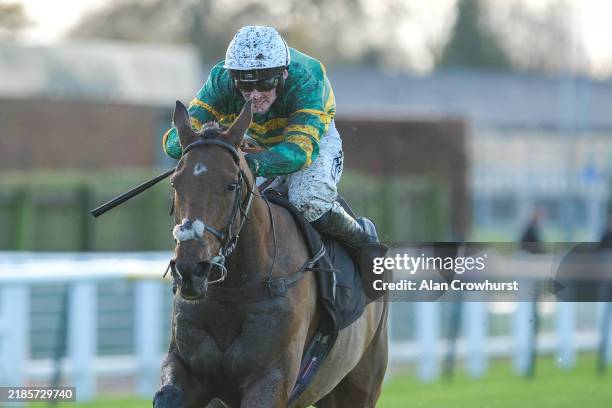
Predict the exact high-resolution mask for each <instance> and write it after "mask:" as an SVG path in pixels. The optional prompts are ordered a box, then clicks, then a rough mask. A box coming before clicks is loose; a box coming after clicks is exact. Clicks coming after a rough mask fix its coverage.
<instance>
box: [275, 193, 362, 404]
mask: <svg viewBox="0 0 612 408" xmlns="http://www.w3.org/2000/svg"><path fill="white" fill-rule="evenodd" d="M264 194H265V197H266V198H267V199H268V201H270V202H271V203H274V204H277V205H280V206H282V207H284V208H286V209H287V210H288V211H289V212H290V213H291V214H292V215H293V218H294V220H295V222H296V224H297V225H299V227H300V229H301V231H302V235H303V236H304V238H305V241H306V243H307V246H308V249H309V251H310V255H311V256H312V257H313V258H317V257H318V259H317V261H316V262H315V263H314V266H313V267H311V268H309V269H310V270H312V271H313V272H314V274H315V276H316V281H317V289H318V292H319V296H318V300H319V302H320V303H321V306H322V310H323V313H322V315H321V318H320V323H319V328H318V330H317V333H316V334H315V336H313V338H312V340H311V342H310V344H309V345H308V347H307V348H306V352H305V353H304V355H303V357H302V364H301V368H300V374H299V376H298V380H297V383H296V385H295V387H294V389H293V391H292V393H291V398H290V401H293V400H295V399H297V398H298V397H299V396H300V394H301V393H302V392H303V391H304V390H305V389H306V388H307V387H308V385H309V384H310V383H311V381H312V379H313V378H314V377H315V375H316V373H317V371H318V369H319V368H320V367H321V365H322V364H321V363H322V362H323V360H324V359H325V357H326V356H327V354H328V353H329V351H330V350H331V348H332V347H333V345H334V343H335V341H336V338H337V336H338V332H339V331H340V330H342V329H344V328H345V327H347V326H349V325H350V324H351V323H353V322H354V321H355V320H357V319H358V318H359V317H360V316H361V314H362V313H363V310H364V308H365V306H366V304H367V303H368V299H367V297H366V295H365V293H364V290H363V286H362V283H361V278H360V274H359V270H358V268H357V266H356V264H355V263H354V262H353V259H352V258H351V256H350V255H349V253H348V251H347V250H346V249H345V248H344V247H343V246H342V245H341V244H340V243H338V242H337V241H334V240H331V239H329V238H327V237H322V236H321V235H320V234H319V233H318V232H317V231H316V230H315V229H314V227H312V226H311V225H310V223H309V222H308V221H306V219H305V218H304V217H303V216H302V215H301V213H300V212H299V211H298V210H297V209H296V208H295V207H294V206H293V205H292V204H291V203H290V202H289V200H288V199H287V197H286V196H285V195H283V194H282V193H280V192H278V191H276V190H267V191H266V192H265V193H264ZM339 201H340V203H341V204H342V205H343V206H345V208H348V206H347V205H346V202H344V200H339ZM347 211H349V213H352V211H350V208H348V209H347ZM351 215H353V214H351ZM322 251H324V252H323V253H322Z"/></svg>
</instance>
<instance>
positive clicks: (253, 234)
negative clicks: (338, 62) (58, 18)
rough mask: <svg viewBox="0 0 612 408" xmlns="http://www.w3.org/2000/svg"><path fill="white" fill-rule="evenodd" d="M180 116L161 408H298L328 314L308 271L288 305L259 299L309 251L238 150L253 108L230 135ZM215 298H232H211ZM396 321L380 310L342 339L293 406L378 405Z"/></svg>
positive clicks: (380, 306) (291, 290)
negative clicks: (300, 384) (197, 127)
mask: <svg viewBox="0 0 612 408" xmlns="http://www.w3.org/2000/svg"><path fill="white" fill-rule="evenodd" d="M173 119H174V124H175V126H176V128H177V130H178V132H179V138H180V143H181V146H182V147H183V156H182V158H181V160H180V161H179V163H178V166H177V168H176V172H175V174H174V176H173V178H172V185H173V186H174V189H175V195H174V201H175V208H174V214H175V221H176V226H175V228H174V230H173V233H174V237H175V240H176V243H177V245H176V249H175V258H174V259H173V261H172V262H171V264H170V265H171V267H172V271H173V277H174V282H175V291H176V292H175V297H174V310H173V321H172V338H171V342H170V348H169V351H168V356H167V357H166V359H165V360H164V363H163V365H162V387H161V388H160V389H159V390H158V391H157V393H156V394H155V397H154V400H153V405H154V407H155V408H170V407H171V408H177V407H188V408H192V407H193V408H195V407H243V408H244V407H261V408H270V407H278V408H280V407H287V406H288V404H289V397H290V394H291V391H292V388H293V386H294V384H295V383H296V379H297V377H298V372H299V370H300V360H301V357H302V354H303V353H304V350H305V347H306V345H307V344H308V341H309V339H310V338H311V337H312V336H313V335H314V333H315V332H316V329H317V325H318V322H319V316H320V307H321V306H319V304H318V302H317V285H316V282H315V277H314V274H313V273H312V272H309V271H306V272H305V273H303V274H302V275H301V276H300V279H297V280H296V281H295V282H294V283H293V284H292V285H291V286H290V287H288V290H287V292H286V295H285V296H271V297H269V298H257V297H253V296H252V295H253V294H254V293H258V292H259V290H260V289H261V288H263V287H264V286H265V282H267V281H269V280H270V279H277V278H282V277H287V276H296V275H295V272H296V271H298V270H300V269H301V268H302V267H303V265H304V264H305V261H306V260H307V259H308V258H309V253H308V250H307V246H306V244H305V242H304V239H303V237H302V235H301V232H300V231H299V229H298V227H297V226H296V224H295V222H294V220H293V218H292V216H291V214H290V213H289V212H288V211H287V210H286V209H284V208H282V207H280V206H276V205H273V204H270V203H269V202H268V201H267V200H265V199H264V198H263V197H262V196H261V195H259V193H258V190H257V187H256V186H255V180H254V177H253V174H252V173H251V171H250V170H249V168H248V166H247V164H246V162H245V159H244V156H243V152H242V151H241V150H240V148H239V146H241V142H242V139H243V135H244V133H245V131H246V130H247V129H248V127H249V125H250V123H251V119H252V113H251V103H250V102H246V103H245V106H244V108H243V109H242V112H241V113H240V115H239V116H238V118H237V119H236V121H235V122H234V123H233V124H232V126H231V127H230V128H229V129H227V130H223V129H221V128H219V127H218V126H216V125H213V124H207V125H206V126H205V129H204V130H203V132H201V133H197V132H195V131H193V130H192V128H191V126H190V119H189V114H188V113H187V110H186V108H185V106H184V105H183V104H181V103H180V102H178V101H177V105H176V110H175V112H174V118H173ZM209 223H210V224H209ZM238 237H240V239H238ZM209 285H214V288H213V286H210V287H209ZM213 289H215V290H216V293H221V294H222V298H221V299H218V298H217V299H215V298H214V297H213V298H212V299H211V298H210V295H211V294H212V290H213ZM262 291H263V289H262ZM207 295H209V296H207ZM387 313H388V306H387V302H373V303H370V304H369V305H368V306H367V307H366V309H365V311H364V313H363V314H362V316H361V317H360V318H359V319H357V320H356V321H355V322H354V323H353V324H351V325H350V326H348V327H347V328H345V329H343V330H341V331H340V333H339V335H338V338H337V340H336V343H335V345H334V347H333V348H332V350H331V351H330V353H329V355H328V356H327V359H326V360H325V362H324V363H323V365H322V366H321V368H320V370H319V372H318V373H317V375H316V377H315V378H314V380H313V381H312V383H311V384H310V386H309V387H308V388H307V389H306V390H305V391H304V392H303V393H302V394H301V396H300V397H299V398H298V399H297V400H295V401H293V402H291V405H290V406H291V407H308V406H311V405H314V406H316V407H347V408H348V407H350V408H363V407H374V406H375V405H376V401H377V400H378V398H379V396H380V392H381V385H382V382H383V377H384V374H385V370H386V366H387Z"/></svg>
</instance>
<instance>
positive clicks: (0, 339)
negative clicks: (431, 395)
mask: <svg viewBox="0 0 612 408" xmlns="http://www.w3.org/2000/svg"><path fill="white" fill-rule="evenodd" d="M396 250H397V251H399V250H400V249H396ZM170 256H171V254H170V253H168V252H146V253H28V252H0V356H1V360H0V384H1V385H11V386H23V385H26V384H37V382H44V383H48V382H49V379H50V378H51V376H52V373H53V362H52V361H51V360H50V359H31V358H30V338H29V333H30V302H31V298H30V289H31V287H32V285H41V284H43V285H44V284H49V283H58V282H59V283H66V284H68V287H69V292H68V293H69V298H70V301H69V302H68V305H69V309H68V311H67V312H68V313H67V316H68V325H67V326H68V333H67V339H68V352H67V359H66V361H65V362H64V363H63V371H64V372H65V373H66V374H67V375H68V383H69V384H71V385H74V386H76V388H77V390H78V391H77V398H78V400H79V401H86V400H90V399H92V398H94V397H95V396H96V394H97V385H96V383H97V379H98V377H100V376H104V375H112V374H116V373H121V374H130V375H133V376H134V377H135V378H136V384H137V393H138V394H139V395H142V396H145V397H150V396H151V395H152V393H153V392H154V390H155V389H156V388H157V386H158V381H159V380H158V378H159V368H160V364H161V361H162V359H163V356H164V354H163V350H164V347H165V344H164V341H165V338H166V337H164V335H163V333H162V324H163V319H169V317H170V316H168V315H166V314H164V313H163V312H162V310H163V306H164V305H163V302H164V300H163V299H164V296H163V294H164V291H169V290H170V281H169V279H166V280H165V281H163V280H162V279H161V274H162V273H163V271H164V270H165V268H166V265H167V263H168V260H169V258H170ZM529 257H530V262H531V263H532V264H533V263H534V262H535V263H536V264H537V263H538V262H539V260H541V262H542V264H546V265H549V263H550V260H549V259H547V258H545V257H542V256H541V255H529ZM112 280H124V281H128V282H130V284H133V285H134V299H133V311H134V319H133V321H134V344H135V347H134V354H132V355H126V356H119V357H118V356H100V355H97V321H96V315H97V314H96V307H97V298H96V296H97V292H96V285H97V284H98V283H100V282H104V281H112ZM453 305H454V306H455V307H460V308H461V312H462V316H463V317H462V319H461V321H462V330H461V333H462V335H461V336H459V337H458V338H457V341H456V342H455V343H453V345H452V350H453V353H454V355H455V357H456V358H457V359H460V360H462V361H464V367H465V369H466V371H467V373H468V374H469V375H471V376H474V377H479V376H483V375H485V374H486V371H487V363H488V360H489V359H490V358H492V357H506V358H511V359H512V360H513V363H514V367H515V369H516V371H517V372H518V373H522V372H525V370H527V369H528V365H529V360H530V355H531V352H532V343H531V341H532V338H533V337H532V334H533V330H534V328H533V324H532V322H533V319H534V315H533V313H534V308H533V304H531V303H529V302H520V303H516V304H509V305H506V306H507V307H510V309H511V310H512V312H511V330H510V334H509V335H503V336H490V335H489V325H490V321H489V317H488V311H489V305H488V304H487V303H482V302H465V303H458V304H453ZM405 306H406V304H402V303H392V305H391V317H390V320H389V330H390V333H391V336H390V341H389V346H390V348H389V351H390V356H389V361H390V363H391V364H390V372H392V371H393V368H394V367H396V366H398V365H400V364H404V363H406V364H410V363H413V364H416V372H417V375H418V376H419V377H420V378H421V379H422V380H423V381H431V380H434V379H435V378H437V377H438V376H439V375H440V371H441V366H442V364H441V363H442V360H443V358H444V357H445V355H447V353H448V350H449V347H450V344H449V340H448V339H447V338H445V336H444V335H443V333H442V328H441V327H442V320H441V319H442V308H443V307H444V303H440V302H417V303H414V304H413V307H414V321H412V322H406V321H404V320H402V319H401V313H400V312H401V309H402V308H403V307H405ZM576 307H577V305H576V304H575V303H557V304H556V307H555V315H554V330H553V331H552V332H548V333H542V334H540V335H538V339H537V343H536V345H535V347H536V351H537V353H538V354H543V353H548V354H553V353H554V354H556V356H557V358H558V363H559V366H560V368H561V369H567V368H571V367H572V366H573V365H574V363H575V360H576V354H577V352H580V351H594V350H596V349H597V347H598V341H599V333H598V331H597V325H601V324H602V322H603V318H601V317H599V318H598V320H597V322H598V323H597V325H595V327H591V328H588V329H584V328H579V327H578V322H577V315H576ZM603 310H604V304H602V303H594V304H593V311H594V313H597V315H598V316H603ZM409 324H411V325H412V326H411V327H412V329H411V330H412V331H413V332H414V336H413V338H411V339H398V338H397V336H396V335H395V333H396V332H398V331H400V330H398V329H400V328H402V327H403V326H406V325H409ZM604 327H607V326H604ZM611 354H612V353H607V356H608V357H607V358H608V360H609V358H610V355H611Z"/></svg>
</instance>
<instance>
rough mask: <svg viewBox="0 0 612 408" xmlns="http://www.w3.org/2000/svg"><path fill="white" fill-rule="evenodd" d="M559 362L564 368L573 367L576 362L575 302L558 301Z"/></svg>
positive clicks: (556, 316)
mask: <svg viewBox="0 0 612 408" xmlns="http://www.w3.org/2000/svg"><path fill="white" fill-rule="evenodd" d="M556 306H557V313H556V315H555V319H556V329H557V342H558V343H557V363H558V365H559V367H561V368H563V369H569V368H572V367H573V366H574V364H575V362H576V354H575V352H574V333H575V329H576V327H575V321H576V316H575V305H574V303H573V302H557V304H556Z"/></svg>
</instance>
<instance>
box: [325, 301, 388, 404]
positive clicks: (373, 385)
mask: <svg viewBox="0 0 612 408" xmlns="http://www.w3.org/2000/svg"><path fill="white" fill-rule="evenodd" d="M384 308H385V310H384V311H383V314H382V317H381V320H380V324H379V326H378V328H377V332H376V334H375V335H374V338H373V339H372V343H370V345H369V346H368V348H367V350H366V352H365V353H364V354H363V356H362V357H361V360H359V363H358V364H357V366H355V368H354V369H353V370H352V371H351V372H350V373H348V375H347V376H346V377H344V378H343V379H342V381H340V383H339V384H338V385H337V386H336V388H334V389H333V390H332V392H330V393H329V394H328V395H326V396H325V397H324V398H323V399H322V400H320V401H319V402H317V403H316V404H315V406H316V407H317V408H354V407H359V408H373V407H375V406H376V401H378V398H379V397H380V392H381V389H382V384H383V380H384V378H385V371H386V369H387V356H388V345H387V314H388V311H389V304H388V303H387V301H386V300H385V306H384Z"/></svg>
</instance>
